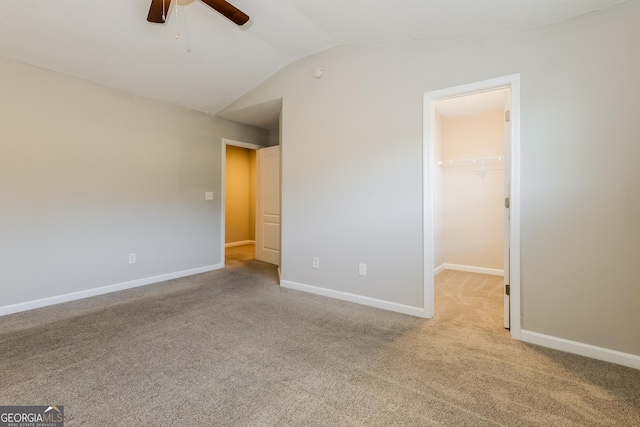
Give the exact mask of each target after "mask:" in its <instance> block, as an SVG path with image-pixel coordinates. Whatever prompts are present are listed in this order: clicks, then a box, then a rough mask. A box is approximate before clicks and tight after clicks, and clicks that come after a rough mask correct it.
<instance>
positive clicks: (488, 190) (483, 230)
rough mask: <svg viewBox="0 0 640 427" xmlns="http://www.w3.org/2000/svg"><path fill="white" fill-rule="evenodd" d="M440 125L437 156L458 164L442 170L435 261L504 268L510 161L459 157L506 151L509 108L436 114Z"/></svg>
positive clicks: (438, 182)
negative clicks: (507, 164) (506, 170)
mask: <svg viewBox="0 0 640 427" xmlns="http://www.w3.org/2000/svg"><path fill="white" fill-rule="evenodd" d="M436 126H439V127H440V129H439V130H438V131H437V132H436V138H437V139H438V140H439V141H438V140H437V141H436V143H437V144H436V156H438V154H439V159H440V160H443V161H445V162H446V161H448V160H453V161H454V162H453V163H454V164H452V165H446V164H445V165H441V166H439V167H438V170H437V171H436V181H435V184H436V192H435V216H436V218H437V219H436V230H439V235H438V231H437V232H436V240H435V242H434V243H435V246H436V251H435V253H436V264H435V265H436V267H438V266H440V265H442V264H443V263H444V264H450V265H458V266H468V267H479V268H488V269H497V270H503V268H504V251H503V245H504V243H503V236H504V228H503V227H504V219H503V203H504V200H503V199H504V163H503V162H501V161H500V162H498V161H493V162H492V161H487V162H485V163H484V167H483V166H482V165H481V164H480V163H479V162H478V163H475V164H474V163H473V162H457V161H459V160H463V159H474V158H476V159H479V158H496V157H502V156H503V155H504V110H503V109H500V110H494V111H489V112H483V113H477V114H468V115H462V116H451V117H436ZM438 145H439V146H438ZM437 158H438V157H437ZM438 205H439V206H438ZM438 262H440V263H438Z"/></svg>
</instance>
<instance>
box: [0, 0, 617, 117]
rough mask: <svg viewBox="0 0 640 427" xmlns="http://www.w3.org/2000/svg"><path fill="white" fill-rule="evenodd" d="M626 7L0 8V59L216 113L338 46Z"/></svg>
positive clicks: (185, 0) (338, 0) (525, 0)
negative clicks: (153, 13)
mask: <svg viewBox="0 0 640 427" xmlns="http://www.w3.org/2000/svg"><path fill="white" fill-rule="evenodd" d="M624 1H626V0H456V1H453V0H231V3H232V4H234V5H235V6H237V7H238V8H240V9H241V10H243V11H244V12H246V13H247V14H248V15H249V16H250V17H251V21H250V22H249V23H248V24H246V25H244V26H243V27H242V28H239V27H237V26H236V25H234V24H232V23H231V22H229V21H228V20H226V19H225V18H224V17H222V16H221V15H220V14H218V13H217V12H215V11H214V10H213V9H211V8H209V7H208V6H206V5H205V4H204V3H202V2H201V1H199V0H180V4H181V5H182V6H180V7H179V8H178V19H176V16H175V15H174V13H175V7H172V14H171V16H170V18H169V19H168V22H167V24H165V25H158V24H150V23H148V22H147V21H146V16H147V12H148V10H149V4H150V0H109V1H91V0H2V1H0V23H1V25H0V56H3V57H6V58H10V59H15V60H18V61H21V62H26V63H29V64H33V65H37V66H40V67H44V68H48V69H51V70H54V71H58V72H61V73H64V74H68V75H72V76H76V77H80V78H83V79H86V80H89V81H93V82H96V83H100V84H103V85H106V86H110V87H114V88H118V89H122V90H125V91H128V92H132V93H136V94H140V95H144V96H148V97H151V98H155V99H160V100H163V101H167V102H171V103H174V104H178V105H183V106H186V107H189V108H193V109H196V110H200V111H204V112H207V113H211V114H215V113H217V112H218V111H220V110H221V109H223V108H224V107H225V106H226V105H228V104H229V103H231V102H232V101H234V100H235V99H237V98H238V97H239V96H241V95H242V94H244V93H245V92H247V91H249V90H250V89H252V88H253V87H255V86H256V85H258V84H259V83H260V82H262V81H263V80H265V79H266V78H268V77H269V76H271V75H273V74H274V73H276V72H277V71H278V70H280V69H281V68H283V67H284V66H286V65H287V64H289V63H291V62H292V61H294V60H296V59H299V58H302V57H305V56H308V55H311V54H313V53H316V52H319V51H321V50H324V49H327V48H329V47H332V46H335V45H339V44H348V43H364V42H374V41H383V40H398V39H425V38H434V37H446V36H457V35H475V34H490V33H501V32H510V31H521V30H528V29H533V28H537V27H541V26H545V25H548V24H552V23H556V22H560V21H563V20H566V19H569V18H572V17H575V16H578V15H582V14H585V13H588V12H591V11H594V10H598V9H602V8H605V7H609V6H612V5H614V4H617V3H622V2H624ZM176 24H178V29H179V32H180V35H181V37H180V38H179V39H176V38H175V37H174V36H175V34H176ZM269 107H270V108H271V109H272V110H273V107H274V106H273V105H270V106H269Z"/></svg>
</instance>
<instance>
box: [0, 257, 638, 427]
mask: <svg viewBox="0 0 640 427" xmlns="http://www.w3.org/2000/svg"><path fill="white" fill-rule="evenodd" d="M227 253H228V255H229V259H228V264H227V268H225V269H224V270H219V271H215V272H211V273H206V274H201V275H198V276H193V277H190V278H185V279H178V280H172V281H169V282H165V283H162V284H156V285H150V286H146V287H142V288H137V289H132V290H128V291H123V292H119V293H116V294H110V295H104V296H99V297H95V298H90V299H86V300H82V301H75V302H71V303H66V304H61V305H58V306H55V307H47V308H42V309H39V310H34V311H31V312H25V313H18V314H15V315H10V316H5V317H2V318H0V328H1V329H0V330H1V332H0V405H9V404H12V405H49V404H60V405H64V407H65V414H66V417H67V425H68V426H80V425H84V426H107V425H108V426H158V425H159V426H174V425H191V426H365V425H366V426H431V425H438V426H519V427H521V426H638V425H640V371H637V370H633V369H629V368H625V367H621V366H617V365H613V364H608V363H605V362H599V361H596V360H591V359H587V358H583V357H580V356H575V355H570V354H566V353H561V352H557V351H553V350H548V349H544V348H541V347H536V346H532V345H526V344H523V343H521V342H518V341H514V340H512V339H511V338H510V337H509V334H508V332H507V331H505V330H504V329H503V328H502V313H501V308H502V300H501V285H500V280H501V279H500V278H497V277H492V276H485V275H477V274H470V273H460V272H444V273H442V274H440V275H439V276H438V278H437V284H436V288H437V296H436V298H437V300H436V310H437V313H436V318H434V319H432V320H424V319H418V318H414V317H410V316H405V315H401V314H397V313H391V312H387V311H383V310H378V309H375V308H370V307H364V306H359V305H355V304H350V303H347V302H342V301H336V300H332V299H328V298H323V297H320V296H315V295H310V294H305V293H302V292H298V291H294V290H289V289H284V288H280V287H279V286H277V272H276V270H275V267H273V266H271V265H269V264H265V263H262V262H258V261H254V260H252V259H251V251H250V250H248V248H242V247H241V248H229V249H228V251H227ZM390 286H393V284H390Z"/></svg>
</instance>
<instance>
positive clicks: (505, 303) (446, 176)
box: [424, 75, 520, 338]
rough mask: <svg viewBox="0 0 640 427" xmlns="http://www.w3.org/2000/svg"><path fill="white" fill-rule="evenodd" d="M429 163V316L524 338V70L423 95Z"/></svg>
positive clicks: (426, 171) (426, 209)
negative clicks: (474, 321) (472, 321)
mask: <svg viewBox="0 0 640 427" xmlns="http://www.w3.org/2000/svg"><path fill="white" fill-rule="evenodd" d="M424 162H425V187H424V188H425V190H424V191H425V224H424V225H425V228H424V230H425V252H424V253H425V305H424V308H425V310H424V311H425V317H433V316H434V315H435V316H443V317H442V318H443V319H445V320H446V318H447V317H449V316H453V317H452V318H455V316H456V314H455V313H451V312H446V313H439V312H438V309H437V302H436V296H438V298H446V299H447V300H448V301H454V302H455V304H453V305H447V307H455V308H454V309H451V308H448V310H449V311H452V310H453V311H456V310H463V311H464V315H465V317H468V316H471V318H473V316H481V317H482V318H483V319H484V320H487V319H488V320H489V323H490V324H492V325H495V327H496V328H498V327H505V328H507V329H511V335H512V337H514V338H519V335H520V297H519V295H520V293H519V291H520V280H519V269H520V265H519V250H520V248H519V75H512V76H506V77H503V78H498V79H493V80H489V81H485V82H479V83H474V84H470V85H464V86H459V87H454V88H449V89H444V90H441V91H436V92H430V93H427V94H425V159H424ZM514 208H515V209H514ZM514 291H515V292H514Z"/></svg>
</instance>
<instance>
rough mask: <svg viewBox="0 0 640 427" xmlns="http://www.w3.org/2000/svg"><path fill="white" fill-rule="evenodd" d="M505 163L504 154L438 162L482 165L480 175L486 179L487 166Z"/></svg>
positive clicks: (441, 164) (440, 163)
mask: <svg viewBox="0 0 640 427" xmlns="http://www.w3.org/2000/svg"><path fill="white" fill-rule="evenodd" d="M503 163H504V157H503V156H496V157H477V158H473V159H456V160H440V161H439V162H438V164H439V165H440V167H465V166H476V165H479V166H480V168H481V169H480V176H481V177H482V179H485V177H486V176H487V170H486V169H485V166H488V165H501V164H503Z"/></svg>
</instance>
